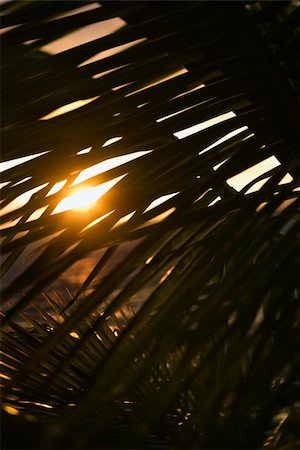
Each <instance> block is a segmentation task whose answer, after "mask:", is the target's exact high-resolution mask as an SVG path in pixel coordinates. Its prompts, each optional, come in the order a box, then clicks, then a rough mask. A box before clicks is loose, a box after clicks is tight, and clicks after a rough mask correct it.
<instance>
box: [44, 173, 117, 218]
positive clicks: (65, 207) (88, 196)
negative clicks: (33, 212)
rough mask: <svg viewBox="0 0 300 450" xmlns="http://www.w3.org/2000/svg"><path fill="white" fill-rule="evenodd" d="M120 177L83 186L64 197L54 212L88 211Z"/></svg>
mask: <svg viewBox="0 0 300 450" xmlns="http://www.w3.org/2000/svg"><path fill="white" fill-rule="evenodd" d="M118 181H119V179H114V180H111V181H108V182H107V183H103V184H101V185H98V186H93V187H87V188H81V189H78V190H76V191H74V192H73V193H72V194H71V195H69V196H67V197H65V198H63V199H62V200H61V201H60V202H59V204H58V205H57V206H56V208H55V209H54V211H53V213H52V214H57V213H61V212H65V211H69V210H79V211H86V210H88V209H90V208H92V207H93V206H94V205H95V203H96V202H97V200H99V199H100V198H101V197H102V196H103V195H104V194H105V193H106V192H107V191H109V189H111V188H112V187H113V185H114V184H116V183H117V182H118Z"/></svg>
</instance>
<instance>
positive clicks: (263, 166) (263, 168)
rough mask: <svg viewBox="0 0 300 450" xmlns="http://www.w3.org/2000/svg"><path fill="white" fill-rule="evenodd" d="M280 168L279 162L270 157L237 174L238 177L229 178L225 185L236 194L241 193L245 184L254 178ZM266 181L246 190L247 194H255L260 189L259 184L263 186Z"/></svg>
mask: <svg viewBox="0 0 300 450" xmlns="http://www.w3.org/2000/svg"><path fill="white" fill-rule="evenodd" d="M277 166H280V162H279V161H278V159H277V158H275V156H270V158H267V159H265V160H264V161H261V162H260V163H258V164H255V165H254V166H252V167H250V168H249V169H247V170H244V172H241V173H239V174H238V175H235V176H234V177H232V178H229V179H228V180H227V183H228V184H229V186H231V187H233V188H234V189H236V190H237V191H238V192H239V191H241V190H242V189H243V188H244V187H245V186H247V184H249V183H250V182H251V181H253V180H255V178H257V177H259V176H260V175H263V174H264V173H265V172H267V171H268V170H271V169H273V168H274V167H277ZM266 181H267V180H266V179H265V180H261V181H260V182H258V183H259V187H257V186H256V188H255V185H253V186H252V187H251V188H249V189H248V191H247V193H248V194H249V193H250V192H255V191H257V190H258V189H260V187H261V183H262V184H264V183H265V182H266Z"/></svg>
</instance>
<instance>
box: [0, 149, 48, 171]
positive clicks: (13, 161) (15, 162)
mask: <svg viewBox="0 0 300 450" xmlns="http://www.w3.org/2000/svg"><path fill="white" fill-rule="evenodd" d="M46 153H49V150H48V151H46V152H42V153H36V154H35V155H30V156H24V157H22V158H16V159H11V160H10V161H4V162H1V163H0V172H4V171H5V170H8V169H11V168H12V167H15V166H18V165H19V164H23V163H25V162H27V161H30V160H31V159H34V158H38V157H39V156H42V155H45V154H46Z"/></svg>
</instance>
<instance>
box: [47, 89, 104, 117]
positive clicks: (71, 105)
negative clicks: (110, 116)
mask: <svg viewBox="0 0 300 450" xmlns="http://www.w3.org/2000/svg"><path fill="white" fill-rule="evenodd" d="M97 98H99V95H97V96H96V97H92V98H86V99H84V100H77V101H76V102H73V103H68V104H67V105H63V106H60V107H59V108H57V109H55V110H54V111H51V112H50V113H49V114H46V116H43V117H41V118H40V119H39V120H49V119H53V118H54V117H57V116H61V115H62V114H66V113H68V112H71V111H74V109H78V108H82V106H85V105H87V104H88V103H91V102H92V101H93V100H96V99H97Z"/></svg>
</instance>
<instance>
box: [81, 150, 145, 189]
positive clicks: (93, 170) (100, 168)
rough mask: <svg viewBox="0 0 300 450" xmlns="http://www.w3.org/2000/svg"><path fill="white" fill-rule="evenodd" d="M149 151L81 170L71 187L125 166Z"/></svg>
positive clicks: (123, 156)
mask: <svg viewBox="0 0 300 450" xmlns="http://www.w3.org/2000/svg"><path fill="white" fill-rule="evenodd" d="M150 152H151V150H148V151H143V152H135V153H129V154H128V155H122V156H116V157H115V158H110V159H107V160H106V161H102V162H100V163H98V164H94V165H93V166H91V167H88V168H87V169H84V170H82V172H80V174H79V175H78V177H77V178H76V179H75V180H74V181H73V183H72V186H75V185H76V184H78V183H81V182H83V181H86V180H88V179H89V178H91V177H94V176H96V175H100V174H101V173H103V172H106V171H107V170H110V169H114V168H115V167H117V166H120V165H122V164H125V163H126V162H128V161H132V160H133V159H136V158H140V157H141V156H144V155H146V154H147V153H150Z"/></svg>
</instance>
